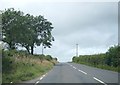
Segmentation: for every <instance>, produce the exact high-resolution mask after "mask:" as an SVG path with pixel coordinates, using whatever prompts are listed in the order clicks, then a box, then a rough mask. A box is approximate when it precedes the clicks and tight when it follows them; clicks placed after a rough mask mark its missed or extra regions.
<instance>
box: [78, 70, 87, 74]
mask: <svg viewBox="0 0 120 85" xmlns="http://www.w3.org/2000/svg"><path fill="white" fill-rule="evenodd" d="M78 71H80V72H82V73H84V74H86V75H87V73H86V72H84V71H82V70H78Z"/></svg>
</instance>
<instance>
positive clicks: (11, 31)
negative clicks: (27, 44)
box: [2, 8, 23, 49]
mask: <svg viewBox="0 0 120 85" xmlns="http://www.w3.org/2000/svg"><path fill="white" fill-rule="evenodd" d="M22 14H23V13H22V12H20V11H15V10H14V9H13V8H11V9H8V10H5V12H4V13H2V33H3V37H4V38H3V41H4V42H6V43H7V44H8V45H9V47H8V48H9V49H15V48H16V40H17V37H18V36H17V33H18V32H19V31H18V30H19V29H18V24H19V23H18V21H19V19H18V17H19V16H21V15H22Z"/></svg>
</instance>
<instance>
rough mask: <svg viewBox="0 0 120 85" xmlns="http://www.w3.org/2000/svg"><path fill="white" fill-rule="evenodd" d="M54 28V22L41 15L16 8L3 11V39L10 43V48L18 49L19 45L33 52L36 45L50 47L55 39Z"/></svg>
mask: <svg viewBox="0 0 120 85" xmlns="http://www.w3.org/2000/svg"><path fill="white" fill-rule="evenodd" d="M52 29H53V27H52V23H51V22H50V21H48V20H47V19H45V18H44V17H43V16H41V15H39V16H33V15H30V14H24V13H23V12H22V11H17V10H15V9H14V8H9V9H7V10H5V11H4V12H3V13H2V33H3V40H2V41H3V42H6V43H7V44H8V49H10V50H11V49H16V48H17V46H18V45H19V46H22V47H25V48H26V49H27V51H28V53H31V54H33V51H34V47H35V46H40V45H43V46H44V47H49V48H50V47H51V46H52V44H51V42H52V41H54V37H53V36H52V33H51V32H52Z"/></svg>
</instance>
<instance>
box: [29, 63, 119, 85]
mask: <svg viewBox="0 0 120 85" xmlns="http://www.w3.org/2000/svg"><path fill="white" fill-rule="evenodd" d="M33 81H34V82H35V83H36V84H37V83H101V84H103V85H107V83H118V73H117V72H113V71H108V70H103V69H98V68H94V67H90V66H86V65H81V64H75V63H58V64H56V65H55V66H54V68H53V69H52V70H51V71H49V72H48V73H46V74H45V75H43V76H41V77H40V78H37V79H35V80H33ZM33 81H31V82H32V83H33Z"/></svg>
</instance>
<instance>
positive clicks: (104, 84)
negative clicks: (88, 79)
mask: <svg viewBox="0 0 120 85" xmlns="http://www.w3.org/2000/svg"><path fill="white" fill-rule="evenodd" d="M93 78H94V79H95V80H97V81H98V82H100V83H103V84H104V85H107V84H106V83H104V82H103V81H101V80H100V79H98V78H96V77H93Z"/></svg>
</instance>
